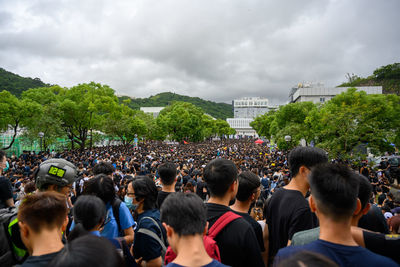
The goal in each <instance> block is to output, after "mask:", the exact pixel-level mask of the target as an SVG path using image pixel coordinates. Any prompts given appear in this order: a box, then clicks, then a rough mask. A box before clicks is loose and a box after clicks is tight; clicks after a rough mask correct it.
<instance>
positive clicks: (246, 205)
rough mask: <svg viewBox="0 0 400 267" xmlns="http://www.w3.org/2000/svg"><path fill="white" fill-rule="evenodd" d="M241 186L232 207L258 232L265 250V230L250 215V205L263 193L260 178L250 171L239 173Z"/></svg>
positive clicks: (257, 234)
mask: <svg viewBox="0 0 400 267" xmlns="http://www.w3.org/2000/svg"><path fill="white" fill-rule="evenodd" d="M238 180H239V188H238V191H237V194H236V201H235V203H234V204H233V205H232V206H231V209H232V210H233V211H234V212H235V213H236V214H239V215H240V216H242V217H243V219H245V220H246V221H247V222H248V223H249V224H250V225H251V226H252V227H253V230H254V233H255V234H256V237H257V241H258V245H259V246H260V251H261V252H264V251H265V248H264V240H263V231H262V228H261V225H260V224H259V223H258V222H257V221H256V220H254V219H253V218H252V217H251V216H250V215H249V210H250V206H251V205H252V204H254V203H255V202H256V200H257V199H258V197H259V196H260V194H261V182H260V178H259V177H258V176H257V175H255V174H254V173H252V172H250V171H244V172H242V173H241V174H239V179H238Z"/></svg>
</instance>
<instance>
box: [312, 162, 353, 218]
mask: <svg viewBox="0 0 400 267" xmlns="http://www.w3.org/2000/svg"><path fill="white" fill-rule="evenodd" d="M309 180H310V188H311V196H310V199H309V200H310V208H311V210H312V211H313V212H316V215H317V216H318V217H319V219H320V220H321V215H323V216H324V217H325V218H329V219H330V220H332V221H335V222H344V221H348V220H349V219H351V217H352V216H353V214H357V213H358V212H359V211H360V209H361V204H360V201H359V200H358V189H359V184H360V180H359V178H358V177H357V175H356V174H355V173H354V172H353V171H352V170H350V169H349V168H348V167H346V166H344V165H339V164H332V163H325V164H321V165H318V166H316V167H314V168H313V170H312V172H311V175H310V179H309Z"/></svg>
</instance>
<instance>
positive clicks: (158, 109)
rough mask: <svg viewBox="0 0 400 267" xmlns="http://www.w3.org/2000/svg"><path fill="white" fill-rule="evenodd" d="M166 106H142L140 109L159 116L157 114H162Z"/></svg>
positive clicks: (155, 116)
mask: <svg viewBox="0 0 400 267" xmlns="http://www.w3.org/2000/svg"><path fill="white" fill-rule="evenodd" d="M163 109H164V107H141V108H140V110H141V111H143V112H144V113H146V114H151V115H153V117H154V118H157V116H158V115H159V114H160V112H161V110H163Z"/></svg>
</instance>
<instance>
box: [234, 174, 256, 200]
mask: <svg viewBox="0 0 400 267" xmlns="http://www.w3.org/2000/svg"><path fill="white" fill-rule="evenodd" d="M260 186H261V181H260V178H258V176H257V175H255V174H254V173H253V172H249V171H244V172H242V173H241V174H239V188H238V191H237V194H236V200H239V201H241V202H245V201H247V200H250V203H253V202H254V201H256V200H257V198H258V197H259V196H260V192H261V191H260Z"/></svg>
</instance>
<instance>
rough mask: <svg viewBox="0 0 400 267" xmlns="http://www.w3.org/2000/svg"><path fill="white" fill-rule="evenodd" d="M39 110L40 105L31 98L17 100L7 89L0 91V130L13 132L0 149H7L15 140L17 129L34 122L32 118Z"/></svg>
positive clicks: (40, 109)
mask: <svg viewBox="0 0 400 267" xmlns="http://www.w3.org/2000/svg"><path fill="white" fill-rule="evenodd" d="M41 112H42V108H41V106H40V105H39V104H37V103H36V102H34V101H32V100H29V99H22V100H19V99H18V98H17V97H16V96H14V95H12V94H11V93H10V92H8V91H2V92H0V114H1V116H0V131H7V130H11V131H12V133H13V137H12V140H11V142H10V144H9V145H8V146H6V147H3V148H2V149H4V150H6V149H9V148H10V147H11V146H12V145H13V143H14V141H15V138H16V136H17V133H18V130H19V129H22V128H24V127H29V126H30V125H32V124H34V123H35V120H33V118H34V117H35V116H37V114H40V113H41Z"/></svg>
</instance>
